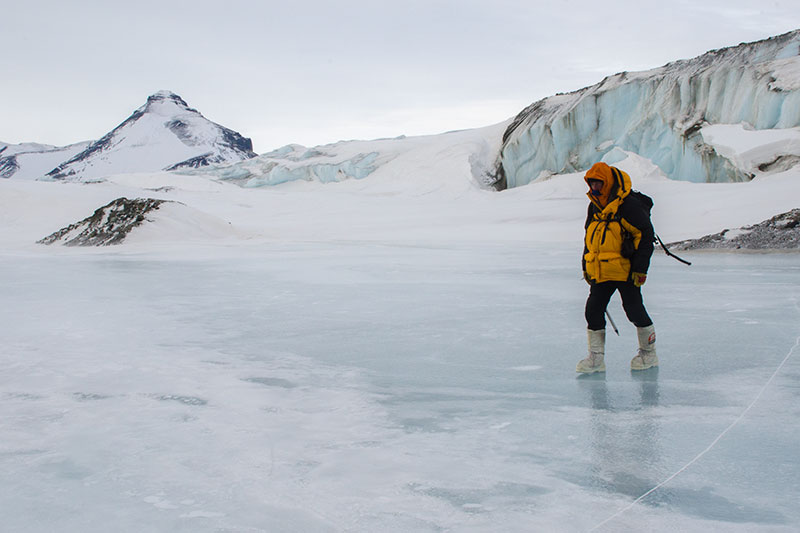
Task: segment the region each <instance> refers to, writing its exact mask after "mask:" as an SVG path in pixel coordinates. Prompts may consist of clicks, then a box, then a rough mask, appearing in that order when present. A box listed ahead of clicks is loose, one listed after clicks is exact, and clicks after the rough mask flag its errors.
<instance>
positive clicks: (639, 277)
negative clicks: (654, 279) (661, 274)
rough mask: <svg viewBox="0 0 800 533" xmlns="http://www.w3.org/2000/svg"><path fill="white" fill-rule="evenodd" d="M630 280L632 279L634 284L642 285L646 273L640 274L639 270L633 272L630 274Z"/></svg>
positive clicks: (645, 278)
mask: <svg viewBox="0 0 800 533" xmlns="http://www.w3.org/2000/svg"><path fill="white" fill-rule="evenodd" d="M631 281H633V284H634V286H636V287H641V286H642V285H644V282H645V281H647V274H642V273H641V272H634V273H632V274H631Z"/></svg>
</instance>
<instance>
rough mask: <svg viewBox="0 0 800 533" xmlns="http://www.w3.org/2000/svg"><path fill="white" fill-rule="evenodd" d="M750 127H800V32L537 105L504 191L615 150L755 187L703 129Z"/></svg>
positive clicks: (510, 135) (516, 140) (514, 143)
mask: <svg viewBox="0 0 800 533" xmlns="http://www.w3.org/2000/svg"><path fill="white" fill-rule="evenodd" d="M742 123H743V124H746V125H747V126H748V127H752V128H754V129H759V130H761V129H782V128H793V127H797V126H800V30H797V31H793V32H790V33H787V34H784V35H780V36H777V37H772V38H770V39H767V40H764V41H759V42H754V43H746V44H740V45H738V46H735V47H730V48H723V49H720V50H714V51H711V52H708V53H706V54H703V55H702V56H699V57H697V58H694V59H690V60H682V61H676V62H673V63H669V64H667V65H665V66H663V67H660V68H657V69H653V70H649V71H645V72H637V73H629V72H622V73H619V74H615V75H613V76H609V77H607V78H605V79H604V80H602V81H601V82H600V83H598V84H596V85H593V86H590V87H586V88H584V89H581V90H578V91H575V92H572V93H569V94H559V95H556V96H552V97H549V98H545V99H543V100H540V101H538V102H535V103H534V104H532V105H531V106H529V107H528V108H526V109H525V110H523V111H522V112H521V113H519V115H517V117H516V118H515V119H514V120H513V121H512V123H511V125H510V126H509V128H508V129H507V130H506V132H505V134H504V136H503V148H502V151H501V155H500V158H499V162H498V166H497V174H496V179H497V187H498V188H505V187H516V186H520V185H525V184H527V183H530V182H531V181H534V180H536V179H539V178H542V177H546V176H549V175H552V174H558V173H566V172H574V171H579V170H582V169H586V168H588V167H590V166H591V165H592V164H593V163H595V162H597V161H599V160H602V159H603V158H604V156H606V155H607V154H609V153H611V152H612V150H614V149H615V148H619V149H621V150H624V151H626V152H634V153H637V154H639V155H641V156H643V157H645V158H647V159H650V160H651V161H653V162H654V163H655V164H656V165H658V166H659V167H660V168H661V170H662V171H663V172H664V173H665V174H666V175H667V176H668V177H669V178H670V179H673V180H682V181H692V182H736V181H747V180H749V179H751V178H752V177H753V174H752V173H751V171H750V170H749V169H747V168H741V167H740V166H737V164H736V161H732V160H730V159H728V158H727V157H725V156H724V155H722V154H720V153H719V152H717V151H716V150H715V149H714V147H713V146H711V145H710V144H708V143H706V142H704V140H703V135H702V132H701V130H702V129H703V128H704V126H707V125H710V124H742ZM794 155H800V154H794Z"/></svg>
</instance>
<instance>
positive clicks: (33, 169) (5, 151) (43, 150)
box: [0, 141, 92, 179]
mask: <svg viewBox="0 0 800 533" xmlns="http://www.w3.org/2000/svg"><path fill="white" fill-rule="evenodd" d="M91 143H92V141H84V142H79V143H75V144H70V145H68V146H51V145H49V144H38V143H22V144H6V143H2V142H0V178H15V179H36V178H40V177H42V176H44V175H45V174H47V173H48V172H50V171H51V170H52V169H54V168H55V167H56V166H58V165H59V164H60V163H62V162H63V161H66V160H68V159H71V158H73V157H75V156H76V155H77V154H79V153H81V152H83V151H84V150H85V149H86V148H87V147H88V146H89V145H90V144H91Z"/></svg>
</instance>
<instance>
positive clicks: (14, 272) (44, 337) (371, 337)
mask: <svg viewBox="0 0 800 533" xmlns="http://www.w3.org/2000/svg"><path fill="white" fill-rule="evenodd" d="M47 250H48V254H44V253H41V254H31V253H18V254H5V255H4V256H3V260H2V261H0V277H2V279H3V280H4V282H3V284H2V285H0V298H1V299H2V301H3V304H4V305H3V306H2V308H1V309H0V324H2V327H0V346H2V351H0V364H2V368H3V371H2V372H0V398H1V399H2V401H0V431H1V432H2V435H3V438H2V439H0V471H2V472H3V483H2V485H0V516H2V517H3V529H4V530H7V531H26V532H44V531H54V530H58V531H82V532H94V531H97V532H99V531H109V529H113V530H114V531H131V532H133V531H137V532H140V531H192V532H204V531H209V532H211V531H271V532H275V531H278V532H280V531H286V532H289V531H292V532H294V531H442V530H445V531H589V530H592V529H593V528H595V527H596V526H598V525H599V524H601V523H603V522H604V521H605V520H607V519H608V518H609V517H611V516H612V515H614V514H615V513H617V512H618V511H620V510H623V509H625V507H626V506H628V505H629V504H630V503H631V502H632V501H633V500H634V499H635V498H637V497H638V496H640V495H642V494H644V493H645V492H647V491H648V490H650V489H651V488H652V487H654V486H656V485H657V484H658V483H660V482H662V481H663V480H664V479H666V478H668V477H669V476H670V475H672V474H673V473H675V472H677V471H679V470H681V469H682V468H684V467H685V466H686V465H687V464H688V463H690V461H692V460H693V459H694V458H695V457H697V455H698V454H700V453H701V452H702V451H703V450H704V449H706V448H707V447H708V446H709V444H711V443H712V442H713V441H714V439H715V438H717V437H718V436H719V435H720V434H721V433H722V432H723V431H724V430H725V429H726V428H728V427H729V426H730V425H731V424H734V423H735V422H736V420H737V417H739V416H740V414H741V413H742V412H744V410H745V409H746V408H747V407H748V406H749V405H750V404H751V403H752V402H753V400H754V399H755V398H756V397H757V395H758V394H759V392H760V391H761V390H762V388H763V387H764V385H765V384H766V383H767V380H768V379H769V378H770V376H771V375H772V374H773V372H774V371H775V370H776V368H778V365H779V364H780V363H781V362H782V361H783V360H784V358H786V356H787V355H790V357H789V358H788V361H787V362H786V364H785V366H784V367H783V368H782V369H781V370H780V372H778V374H777V376H776V378H775V379H774V380H773V381H772V382H771V383H770V385H769V386H768V387H767V388H766V389H765V390H764V392H763V394H762V395H761V397H760V398H759V399H758V401H757V402H756V403H755V404H754V405H753V407H752V409H751V410H750V411H749V412H747V414H746V416H745V417H743V418H742V419H741V420H740V421H739V422H738V423H735V425H734V426H733V428H732V429H731V430H730V431H729V432H728V433H727V434H726V435H725V436H724V437H723V438H722V439H720V441H719V442H718V443H717V444H716V445H715V446H714V447H713V448H712V449H711V450H710V451H709V452H708V453H706V454H705V455H703V456H702V457H701V458H700V459H699V460H698V461H697V462H695V463H694V464H692V465H691V466H690V467H689V468H687V469H686V470H685V471H683V472H682V473H681V474H680V475H679V476H677V477H676V478H675V479H673V480H672V481H671V482H669V483H668V484H666V485H665V486H664V487H663V488H661V489H659V490H657V491H656V492H654V493H653V494H652V495H650V496H648V497H647V498H645V499H644V500H643V501H642V502H641V503H638V504H636V505H634V506H633V507H632V508H630V509H628V510H625V511H624V512H622V514H620V515H619V516H617V517H615V518H614V519H613V520H611V521H609V522H607V523H606V524H604V525H603V526H602V527H600V528H599V529H597V530H598V531H645V530H651V531H652V530H667V529H669V530H681V531H742V532H743V531H748V532H751V531H770V532H772V531H787V532H788V531H796V530H797V529H798V527H800V509H798V506H797V503H796V502H797V501H798V499H799V498H800V485H798V481H797V480H798V479H800V461H798V458H799V457H798V451H797V432H796V423H797V419H798V415H800V407H798V405H800V404H799V403H798V394H800V388H798V378H799V377H800V348H798V347H797V341H798V336H799V335H800V326H798V324H800V320H798V319H800V306H799V305H798V302H800V286H798V284H797V279H798V274H800V263H798V258H797V255H796V254H786V255H783V254H773V255H727V254H710V253H697V254H687V257H688V258H689V259H691V260H692V261H693V262H694V265H693V266H692V267H691V268H687V267H685V266H683V265H681V264H679V263H677V262H675V261H673V260H671V259H668V258H666V257H665V256H663V255H657V256H656V257H655V258H654V261H653V266H652V269H651V272H650V274H651V275H650V276H649V278H648V282H647V285H646V286H645V295H646V302H647V305H648V308H649V310H650V312H651V314H652V316H653V318H654V321H655V324H656V328H657V331H658V335H659V337H658V339H659V340H658V349H659V358H660V360H661V365H662V366H661V368H660V370H657V371H648V372H644V373H638V374H631V373H630V371H629V370H628V363H629V360H630V357H631V356H632V355H633V352H634V343H635V334H634V330H633V327H632V326H630V325H629V324H627V323H626V321H625V319H624V315H623V313H622V311H621V309H620V306H619V301H618V300H617V299H616V298H615V299H614V300H613V301H612V306H611V308H610V311H611V313H612V314H613V316H614V318H615V320H616V322H617V324H618V326H620V329H621V334H622V335H621V337H619V338H617V337H616V336H613V335H609V339H608V348H607V367H608V372H607V374H606V375H605V376H593V377H589V378H581V377H579V376H577V375H576V374H575V373H574V366H575V362H576V361H577V360H578V359H579V358H580V357H582V356H583V352H584V350H585V345H584V344H585V332H584V322H583V316H582V311H583V303H584V299H585V296H586V293H587V286H586V285H585V284H584V283H583V281H582V280H581V279H580V273H579V268H580V267H579V263H578V258H579V255H580V250H579V249H576V248H575V247H574V246H568V245H565V244H546V243H543V244H537V245H529V246H519V245H518V244H515V245H513V246H510V245H503V244H502V243H498V244H481V243H461V244H452V245H444V244H441V245H425V246H423V245H420V246H413V245H408V246H400V245H391V244H388V243H387V244H381V243H377V242H372V243H358V242H350V243H333V242H327V243H295V244H286V243H285V244H275V243H273V244H271V245H265V246H262V247H258V248H250V249H238V250H236V251H231V250H225V249H219V250H217V253H215V254H210V255H209V256H207V257H205V258H202V257H194V258H193V259H191V260H188V259H181V258H180V254H178V253H171V254H170V253H156V252H151V253H143V254H138V253H137V254H121V253H120V254H111V253H104V254H99V255H98V254H85V253H64V254H52V253H50V251H51V250H52V249H51V248H47ZM215 256H216V257H215ZM790 352H791V354H790Z"/></svg>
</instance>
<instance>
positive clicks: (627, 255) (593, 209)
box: [583, 163, 654, 284]
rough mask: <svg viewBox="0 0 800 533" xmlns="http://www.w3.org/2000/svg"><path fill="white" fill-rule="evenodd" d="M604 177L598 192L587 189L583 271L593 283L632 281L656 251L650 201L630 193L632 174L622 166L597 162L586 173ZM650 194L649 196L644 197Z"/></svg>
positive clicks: (598, 177) (590, 175) (594, 177)
mask: <svg viewBox="0 0 800 533" xmlns="http://www.w3.org/2000/svg"><path fill="white" fill-rule="evenodd" d="M584 179H585V180H586V182H587V184H588V183H589V180H601V181H602V182H603V188H602V189H601V191H600V194H599V195H598V196H595V195H593V194H592V193H591V191H590V192H589V193H587V196H588V197H589V200H590V203H589V210H588V213H587V216H586V224H585V228H586V236H585V238H584V250H583V274H584V277H585V278H586V281H588V282H589V283H591V284H595V283H604V282H606V281H630V280H631V273H632V272H639V273H642V274H647V269H648V268H649V266H650V257H651V256H652V255H653V240H654V232H653V226H652V224H651V223H650V207H651V206H652V204H650V205H645V204H644V203H643V201H642V199H641V197H642V196H643V195H639V194H638V193H637V194H635V195H631V178H630V176H628V174H627V173H625V172H623V171H622V170H620V169H618V168H616V167H612V166H609V165H607V164H605V163H596V164H595V165H594V166H592V168H591V169H589V171H588V172H587V173H586V176H585V177H584ZM644 198H647V197H644Z"/></svg>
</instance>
